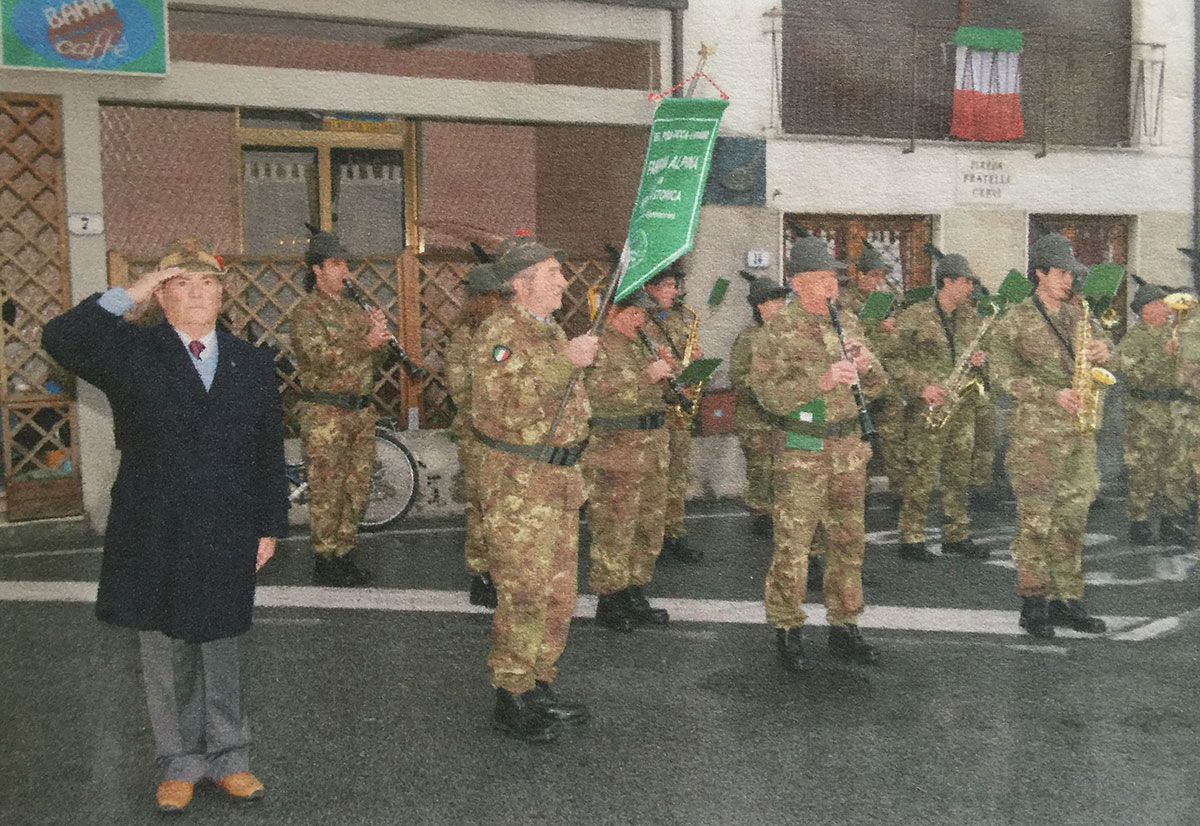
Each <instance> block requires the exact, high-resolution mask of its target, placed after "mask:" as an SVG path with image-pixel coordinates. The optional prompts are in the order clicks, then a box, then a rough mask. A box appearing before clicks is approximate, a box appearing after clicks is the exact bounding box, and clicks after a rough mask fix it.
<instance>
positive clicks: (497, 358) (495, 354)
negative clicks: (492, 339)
mask: <svg viewBox="0 0 1200 826" xmlns="http://www.w3.org/2000/svg"><path fill="white" fill-rule="evenodd" d="M511 355H512V350H510V349H508V348H507V347H505V346H504V345H503V344H497V345H496V346H495V347H493V348H492V361H494V362H496V364H503V363H504V362H506V361H508V357H509V356H511Z"/></svg>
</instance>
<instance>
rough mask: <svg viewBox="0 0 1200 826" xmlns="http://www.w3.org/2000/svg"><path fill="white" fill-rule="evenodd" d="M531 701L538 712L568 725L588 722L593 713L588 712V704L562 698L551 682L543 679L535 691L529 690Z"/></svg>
mask: <svg viewBox="0 0 1200 826" xmlns="http://www.w3.org/2000/svg"><path fill="white" fill-rule="evenodd" d="M529 696H530V702H532V703H533V707H534V708H535V709H537V712H538V714H541V715H542V716H543V717H545V718H546V719H548V720H553V721H555V722H558V723H564V724H566V725H576V724H578V723H586V722H587V721H588V718H589V717H591V714H590V713H589V712H588V708H587V706H585V705H584V704H583V703H571V702H567V701H566V700H560V699H559V698H558V695H557V694H555V693H554V691H553V689H551V688H550V683H547V682H544V681H542V680H538V681H537V685H536V686H534V689H533V691H530V692H529Z"/></svg>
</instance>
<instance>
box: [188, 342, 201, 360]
mask: <svg viewBox="0 0 1200 826" xmlns="http://www.w3.org/2000/svg"><path fill="white" fill-rule="evenodd" d="M188 349H189V350H191V351H192V355H193V356H194V357H195V358H200V354H201V353H202V352H204V342H203V341H191V342H188Z"/></svg>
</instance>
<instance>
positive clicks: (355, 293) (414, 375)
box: [342, 281, 429, 379]
mask: <svg viewBox="0 0 1200 826" xmlns="http://www.w3.org/2000/svg"><path fill="white" fill-rule="evenodd" d="M342 293H343V294H344V295H345V296H346V298H349V299H350V300H351V301H353V302H354V303H355V304H357V305H358V306H360V307H362V308H363V309H364V310H366V311H367V312H370V311H371V310H376V309H378V306H377V305H376V304H375V302H374V301H372V300H371V299H369V298H367V296H366V295H365V294H364V293H363V291H362V290H360V289H359V288H358V287H357V286H355V285H354V284H353V283H351V282H349V281H346V282H343V284H342ZM388 336H389V338H388V344H389V345H391V350H392V355H394V356H395V357H396V358H397V359H399V360H400V364H401V366H402V367H404V372H405V373H407V374H408V377H409V378H410V379H423V378H425V377H426V376H428V375H429V371H428V370H427V369H425V368H424V367H422V366H421V365H419V364H417V363H416V362H414V361H413V360H412V359H410V358H409V357H408V353H406V352H405V351H404V347H402V346H401V345H400V342H399V341H398V340H397V339H396V336H395V334H394V333H392V331H391V330H389V331H388Z"/></svg>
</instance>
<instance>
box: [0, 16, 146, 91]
mask: <svg viewBox="0 0 1200 826" xmlns="http://www.w3.org/2000/svg"><path fill="white" fill-rule="evenodd" d="M164 6H165V0H65V2H64V0H0V49H2V52H0V63H2V64H3V65H4V66H12V67H22V68H37V69H73V70H76V71H79V70H82V71H91V72H122V73H135V74H159V75H161V74H165V73H166V71H167V45H166V44H167V38H166V10H165V8H164Z"/></svg>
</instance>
